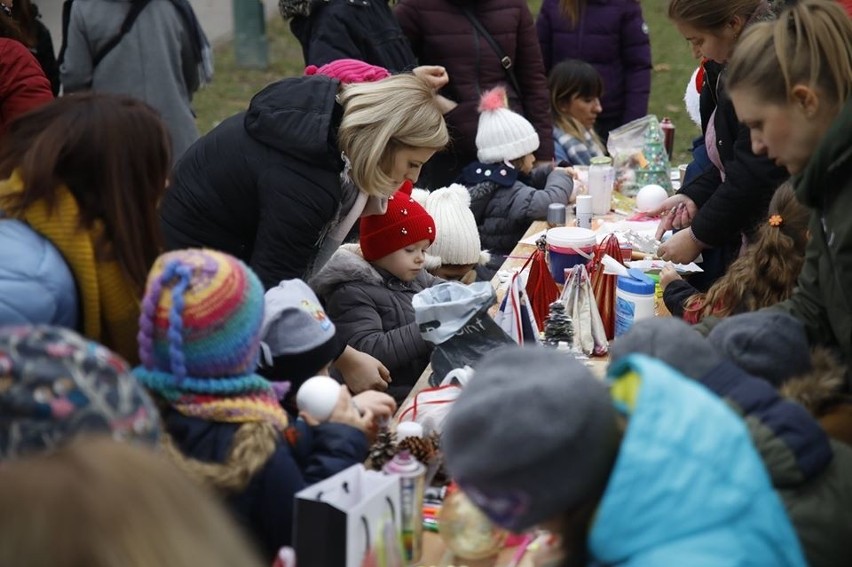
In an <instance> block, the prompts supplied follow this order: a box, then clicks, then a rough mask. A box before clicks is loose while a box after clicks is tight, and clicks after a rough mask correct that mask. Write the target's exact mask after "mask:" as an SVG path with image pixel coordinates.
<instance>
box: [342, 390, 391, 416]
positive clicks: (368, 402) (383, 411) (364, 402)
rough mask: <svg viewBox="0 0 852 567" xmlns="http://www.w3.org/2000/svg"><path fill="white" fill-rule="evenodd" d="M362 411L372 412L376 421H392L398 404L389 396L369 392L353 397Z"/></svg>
mask: <svg viewBox="0 0 852 567" xmlns="http://www.w3.org/2000/svg"><path fill="white" fill-rule="evenodd" d="M352 401H354V402H355V405H356V406H358V407H359V408H360V409H361V410H362V411H366V410H370V411H371V412H373V416H374V417H375V418H376V419H379V420H382V419H390V418H391V417H392V416H393V414H394V412H395V411H396V402H395V401H394V399H393V398H392V397H390V396H388V395H387V394H384V393H382V392H376V391H375V390H368V391H366V392H361V393H360V394H358V395H357V396H353V397H352Z"/></svg>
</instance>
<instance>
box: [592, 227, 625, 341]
mask: <svg viewBox="0 0 852 567" xmlns="http://www.w3.org/2000/svg"><path fill="white" fill-rule="evenodd" d="M605 256H610V257H611V258H612V259H613V260H616V261H617V262H618V263H619V264H621V265H622V266H623V265H624V259H623V257H622V255H621V244H620V243H619V242H618V237H617V236H616V235H615V234H610V235H609V236H607V237H606V238H604V239H603V241H602V242H601V243H600V244H598V245H597V246H596V247H595V255H594V257H593V258H592V260H591V261H590V262H589V263H588V264H587V265H586V267H587V269H588V270H589V277H590V278H591V280H592V293H593V295H594V299H595V303H596V304H597V306H598V312H599V313H600V315H601V320H602V321H603V326H604V332H605V333H606V338H607V339H609V340H612V339H614V338H615V284H616V279H617V278H618V276H617V275H615V274H608V273H606V269H605V268H604V264H603V259H604V257H605Z"/></svg>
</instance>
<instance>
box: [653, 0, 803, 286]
mask: <svg viewBox="0 0 852 567" xmlns="http://www.w3.org/2000/svg"><path fill="white" fill-rule="evenodd" d="M668 16H669V19H670V20H671V21H672V23H673V24H674V25H675V26H676V27H677V29H678V31H679V32H680V33H681V35H683V37H684V38H685V39H686V40H687V41H688V42H689V43H690V44H691V45H692V47H693V49H695V50H696V51H697V52H699V53H700V55H701V56H702V57H703V58H705V59H707V61H706V62H705V63H704V70H705V77H704V85H703V87H702V92H701V103H700V107H701V108H700V110H701V123H702V131H703V134H704V140H705V147H706V148H707V154H708V157H709V158H710V161H711V163H712V164H713V165H714V166H715V167H711V168H709V169H707V170H706V171H704V172H703V173H702V174H701V175H700V176H698V177H696V178H694V179H692V180H691V181H689V182H688V183H685V184H684V185H683V187H681V189H680V191H679V192H678V193H677V194H676V195H674V196H672V197H669V198H668V199H666V200H665V201H664V202H663V204H662V205H661V206H660V207H659V208H657V209H656V210H655V211H650V214H655V215H663V217H662V221H661V222H660V226H659V228H658V230H657V237H658V238H660V237H661V236H662V235H663V234H664V233H665V232H666V231H668V230H669V229H680V230H679V232H676V233H675V234H674V235H673V236H672V237H671V238H670V239H668V240H667V241H666V242H664V243H663V244H662V246H660V248H659V251H658V254H659V256H660V257H661V258H662V259H664V260H669V261H671V262H675V263H686V262H691V261H693V260H695V259H696V258H697V257H698V256H699V254H700V255H701V256H702V257H703V263H702V268H703V269H704V272H703V273H702V274H697V275H696V276H694V277H693V278H692V283H693V285H695V286H696V287H697V288H698V289H699V290H701V291H706V290H707V289H708V288H709V287H710V286H711V285H712V284H713V282H714V281H716V280H717V279H718V278H719V277H721V276H722V274H724V273H725V271H726V270H727V268H728V266H729V265H730V264H731V262H732V261H733V260H735V259H736V257H737V255H738V254H739V251H740V248H741V246H742V239H743V235H745V236H746V238H750V237H751V233H752V231H753V230H754V228H755V227H756V226H757V225H758V224H759V222H760V221H761V220H762V219H763V218H764V217H765V216H766V210H767V207H768V205H769V201H770V199H772V195H773V193H774V192H775V189H776V188H777V187H778V186H779V185H780V184H781V183H782V182H783V181H784V180H785V179H786V178H787V177H788V174H787V172H786V171H785V170H784V169H783V168H781V167H778V166H776V165H775V164H773V163H772V161H771V160H770V159H768V158H767V157H765V156H760V155H755V153H754V152H753V151H752V149H751V143H750V141H749V135H748V128H747V127H746V126H745V125H744V124H742V123H741V121H740V120H739V119H738V117H737V114H736V112H735V111H734V105H733V104H732V103H731V100H730V97H729V96H728V94H727V91H726V89H725V78H724V77H725V74H726V73H727V70H726V66H727V63H728V60H729V59H730V57H731V54H732V53H733V51H734V48H735V47H736V46H737V44H738V42H739V40H740V37H741V36H742V34H743V32H744V31H745V30H747V29H748V28H750V27H752V26H753V25H756V24H757V23H759V22H761V21H771V20H772V19H774V14H773V12H772V9H771V8H770V5H769V2H768V1H767V0H670V2H669V8H668Z"/></svg>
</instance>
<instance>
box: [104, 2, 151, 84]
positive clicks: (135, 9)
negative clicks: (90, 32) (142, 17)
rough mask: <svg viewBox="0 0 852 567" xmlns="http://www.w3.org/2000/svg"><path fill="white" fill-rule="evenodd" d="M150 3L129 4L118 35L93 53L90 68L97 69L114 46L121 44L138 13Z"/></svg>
mask: <svg viewBox="0 0 852 567" xmlns="http://www.w3.org/2000/svg"><path fill="white" fill-rule="evenodd" d="M150 3H151V0H135V1H134V2H132V3H131V4H130V11H129V12H127V16H125V17H124V21H123V22H121V29H120V30H118V34H117V35H116V36H115V37H114V38H112V39H111V40H109V41H108V42H106V43H105V44H104V46H103V47H101V49H100V50H99V51H98V52H97V53H95V56H94V57H93V58H92V67H93V68H94V67H97V66H98V64H99V63H100V62H101V61H103V58H104V57H106V56H107V54H108V53H109V52H110V51H112V50H113V49H115V46H116V45H118V44H119V43H121V40H122V39H123V38H124V36H125V35H127V32H129V31H130V28H132V27H133V22H135V21H136V18H137V17H138V16H139V13H140V12H142V10H143V9H144V8H145V6H147V5H148V4H150Z"/></svg>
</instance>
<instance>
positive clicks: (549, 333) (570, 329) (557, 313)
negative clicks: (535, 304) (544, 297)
mask: <svg viewBox="0 0 852 567" xmlns="http://www.w3.org/2000/svg"><path fill="white" fill-rule="evenodd" d="M562 341H564V342H566V343H568V346H571V345H572V344H573V343H574V324H573V322H572V321H571V318H570V317H569V316H568V315H566V314H565V305H564V304H563V303H562V302H561V301H554V302H553V303H551V304H550V308H549V313H548V315H547V319H545V320H544V344H545V345H547V346H551V347H554V348H555V347H557V346H559V343H560V342H562Z"/></svg>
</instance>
